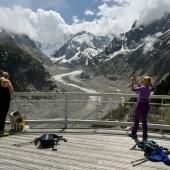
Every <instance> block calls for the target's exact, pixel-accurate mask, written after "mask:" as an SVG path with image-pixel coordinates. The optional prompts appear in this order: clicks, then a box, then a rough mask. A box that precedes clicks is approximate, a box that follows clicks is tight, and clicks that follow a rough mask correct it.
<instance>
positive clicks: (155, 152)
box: [138, 140, 170, 165]
mask: <svg viewBox="0 0 170 170" xmlns="http://www.w3.org/2000/svg"><path fill="white" fill-rule="evenodd" d="M138 147H139V148H141V149H142V150H143V151H144V155H145V157H146V158H148V159H149V160H150V161H155V162H159V161H160V162H164V163H165V164H166V165H170V152H169V151H168V149H167V148H164V147H162V146H159V145H158V144H157V143H156V142H155V141H153V140H148V141H146V142H141V143H140V144H139V145H138Z"/></svg>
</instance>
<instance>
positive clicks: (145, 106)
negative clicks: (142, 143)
mask: <svg viewBox="0 0 170 170" xmlns="http://www.w3.org/2000/svg"><path fill="white" fill-rule="evenodd" d="M148 112H149V103H148V102H138V103H137V106H136V109H135V112H134V125H133V128H132V134H133V135H134V136H135V135H137V131H138V128H139V122H140V120H141V121H142V128H143V139H147V137H148V133H147V131H148V126H147V116H148Z"/></svg>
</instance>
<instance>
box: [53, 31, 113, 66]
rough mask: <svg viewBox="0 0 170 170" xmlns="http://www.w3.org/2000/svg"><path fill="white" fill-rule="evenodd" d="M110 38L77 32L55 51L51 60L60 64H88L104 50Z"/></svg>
mask: <svg viewBox="0 0 170 170" xmlns="http://www.w3.org/2000/svg"><path fill="white" fill-rule="evenodd" d="M109 40H110V39H109V38H108V37H104V36H95V35H93V34H91V33H87V32H85V31H83V32H80V33H77V34H76V35H74V36H72V37H71V38H70V39H69V40H68V41H67V42H66V43H65V44H64V45H63V46H62V47H61V48H60V49H59V50H57V51H55V52H54V54H53V55H52V58H51V60H52V61H53V62H55V63H59V64H72V65H81V66H82V65H88V62H89V60H91V59H92V58H93V57H94V56H95V55H97V54H99V53H100V52H102V51H103V49H104V48H105V47H106V45H107V44H108V42H109Z"/></svg>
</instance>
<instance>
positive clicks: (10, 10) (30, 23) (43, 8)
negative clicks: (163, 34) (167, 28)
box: [0, 0, 170, 45]
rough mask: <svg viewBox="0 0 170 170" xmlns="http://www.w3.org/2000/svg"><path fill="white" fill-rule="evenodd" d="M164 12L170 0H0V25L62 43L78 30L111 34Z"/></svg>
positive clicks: (48, 41)
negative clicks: (136, 21)
mask: <svg viewBox="0 0 170 170" xmlns="http://www.w3.org/2000/svg"><path fill="white" fill-rule="evenodd" d="M166 12H170V0H0V27H3V28H5V29H8V30H9V31H11V32H15V33H22V34H27V35H28V36H30V38H32V39H34V40H38V41H40V42H46V43H57V45H61V44H63V43H64V42H65V41H66V40H67V39H68V38H69V36H70V35H71V34H76V33H78V32H80V31H87V32H91V33H93V34H95V35H99V36H106V35H107V36H110V37H111V38H112V36H113V35H119V34H121V33H124V32H126V31H128V30H129V29H130V28H131V26H132V24H133V22H134V21H135V20H136V19H137V20H138V24H139V25H140V24H148V23H150V22H152V21H153V20H155V19H159V18H160V17H162V16H163V15H164V14H165V13H166ZM11 21H12V22H11Z"/></svg>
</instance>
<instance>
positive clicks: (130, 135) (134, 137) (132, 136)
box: [128, 133, 138, 140]
mask: <svg viewBox="0 0 170 170" xmlns="http://www.w3.org/2000/svg"><path fill="white" fill-rule="evenodd" d="M128 136H129V137H131V138H132V139H134V140H136V139H137V138H138V137H137V135H132V134H131V133H130V134H128Z"/></svg>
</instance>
